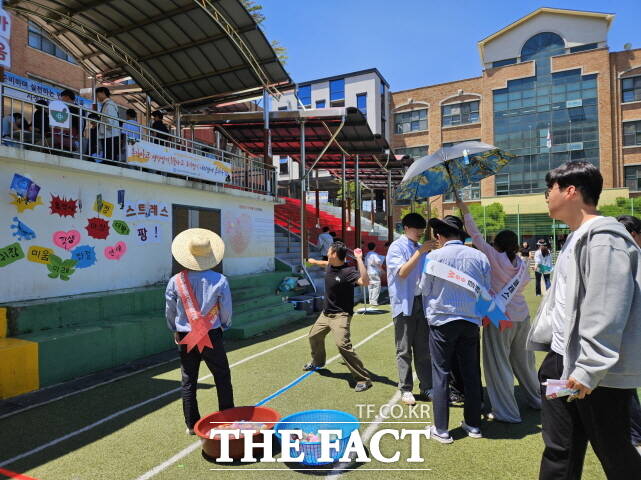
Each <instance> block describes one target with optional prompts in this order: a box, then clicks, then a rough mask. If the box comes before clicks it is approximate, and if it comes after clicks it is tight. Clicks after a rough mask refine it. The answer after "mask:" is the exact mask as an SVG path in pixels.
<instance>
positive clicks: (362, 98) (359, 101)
mask: <svg viewBox="0 0 641 480" xmlns="http://www.w3.org/2000/svg"><path fill="white" fill-rule="evenodd" d="M356 108H358V109H359V110H360V111H361V113H362V114H363V115H367V93H358V94H357V95H356Z"/></svg>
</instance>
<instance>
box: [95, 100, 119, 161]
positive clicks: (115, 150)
mask: <svg viewBox="0 0 641 480" xmlns="http://www.w3.org/2000/svg"><path fill="white" fill-rule="evenodd" d="M96 100H98V111H99V113H100V114H101V116H100V122H101V123H100V124H99V125H98V142H99V143H100V148H101V149H102V150H103V151H104V153H105V158H106V159H107V160H113V161H119V160H120V153H121V152H120V121H119V120H118V105H117V104H116V102H114V101H113V100H112V99H111V93H110V92H109V89H108V88H107V87H98V88H96Z"/></svg>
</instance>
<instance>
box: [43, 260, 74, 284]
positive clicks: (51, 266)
mask: <svg viewBox="0 0 641 480" xmlns="http://www.w3.org/2000/svg"><path fill="white" fill-rule="evenodd" d="M75 265H76V261H75V260H73V259H71V258H69V259H67V260H63V259H62V258H60V257H59V256H57V255H51V260H49V263H48V264H47V269H48V270H49V272H50V273H49V278H58V277H60V280H65V281H67V280H69V277H70V276H71V274H73V273H74V272H75V271H76V269H75V268H74V267H75Z"/></svg>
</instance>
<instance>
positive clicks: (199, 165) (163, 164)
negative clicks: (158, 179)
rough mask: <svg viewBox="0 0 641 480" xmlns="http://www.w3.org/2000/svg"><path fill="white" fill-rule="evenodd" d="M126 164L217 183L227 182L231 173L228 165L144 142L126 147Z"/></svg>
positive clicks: (213, 159)
mask: <svg viewBox="0 0 641 480" xmlns="http://www.w3.org/2000/svg"><path fill="white" fill-rule="evenodd" d="M127 163H130V164H133V165H138V166H143V167H145V168H149V169H152V170H159V171H161V172H167V173H174V174H177V175H185V176H187V177H192V178H199V179H201V180H209V181H212V182H219V183H225V182H227V181H229V177H230V176H231V173H232V169H231V164H230V163H226V162H221V161H220V160H218V159H216V158H208V157H202V156H200V155H195V154H193V153H190V152H185V151H182V150H177V149H175V148H168V147H163V146H161V145H157V144H155V143H151V142H147V141H144V140H142V141H138V142H136V143H134V144H133V145H127Z"/></svg>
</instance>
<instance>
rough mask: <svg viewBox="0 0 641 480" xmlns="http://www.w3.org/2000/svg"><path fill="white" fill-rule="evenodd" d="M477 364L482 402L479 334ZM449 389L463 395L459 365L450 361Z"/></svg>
mask: <svg viewBox="0 0 641 480" xmlns="http://www.w3.org/2000/svg"><path fill="white" fill-rule="evenodd" d="M476 352H477V356H478V359H479V360H478V366H479V391H480V392H481V404H482V403H483V383H482V382H481V336H480V335H479V341H478V345H477V348H476ZM450 390H452V391H454V393H458V394H460V395H465V386H464V385H463V377H462V375H461V367H460V365H459V363H458V362H453V363H452V375H451V376H450Z"/></svg>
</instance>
